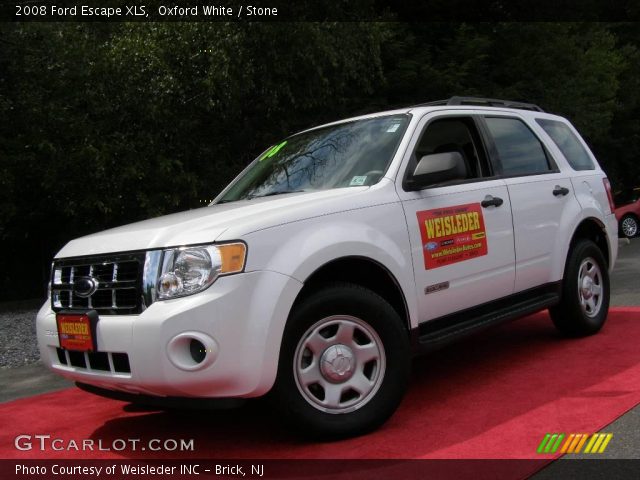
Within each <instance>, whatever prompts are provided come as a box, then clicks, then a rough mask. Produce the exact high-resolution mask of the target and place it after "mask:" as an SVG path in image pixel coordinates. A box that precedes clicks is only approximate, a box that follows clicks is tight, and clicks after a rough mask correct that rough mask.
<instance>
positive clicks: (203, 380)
mask: <svg viewBox="0 0 640 480" xmlns="http://www.w3.org/2000/svg"><path fill="white" fill-rule="evenodd" d="M301 288H302V284H301V283H300V282H298V281H297V280H295V279H293V278H291V277H288V276H286V275H282V274H279V273H276V272H268V271H260V272H248V273H242V274H238V275H232V276H228V277H222V278H220V279H218V280H217V281H216V282H215V283H214V284H213V285H212V286H211V287H209V288H208V289H207V290H205V291H204V292H201V293H199V294H196V295H193V296H190V297H184V298H178V299H175V300H166V301H157V302H155V303H154V304H152V305H151V306H150V307H149V308H148V309H146V310H145V311H144V312H143V313H141V314H140V315H123V316H118V315H108V316H107V315H103V316H100V319H99V321H98V325H97V329H96V338H97V345H98V351H100V352H107V353H106V355H103V356H104V357H105V358H108V364H106V365H107V366H106V367H103V368H102V369H97V368H92V362H91V361H87V362H82V363H83V364H84V365H82V366H77V365H78V363H77V362H73V364H72V363H69V362H66V364H65V362H63V361H61V358H60V355H59V353H60V351H59V350H58V347H59V341H58V335H57V327H56V319H55V313H54V312H53V311H52V310H51V306H50V304H49V302H47V303H45V304H44V305H43V306H42V308H41V309H40V311H39V312H38V316H37V321H36V324H37V333H38V345H39V348H40V354H41V357H42V360H43V362H44V363H45V364H46V365H47V366H48V367H49V368H50V369H52V370H53V371H54V372H56V373H59V374H61V375H63V376H64V377H67V378H69V379H71V380H74V381H76V382H80V383H84V384H88V385H94V386H96V387H100V388H105V389H108V390H118V391H123V392H129V393H137V394H144V395H153V396H175V397H206V398H228V397H256V396H260V395H263V394H265V393H266V392H268V391H269V389H270V388H271V387H272V386H273V383H274V381H275V377H276V373H277V366H278V357H279V353H280V343H281V339H282V333H283V331H284V325H285V322H286V320H287V316H288V314H289V311H290V309H291V306H292V305H293V302H294V300H295V298H296V295H297V294H298V292H299V291H300V289H301ZM191 338H195V339H197V340H199V341H201V342H202V343H203V344H204V345H205V347H206V355H205V358H204V360H203V361H202V362H200V363H196V362H194V361H193V360H192V359H191V356H190V354H189V340H190V339H191ZM122 354H125V355H126V357H128V363H129V369H128V370H130V371H129V372H127V369H126V368H124V369H123V368H117V367H118V365H115V366H116V368H114V363H115V362H114V359H121V358H123V357H124V356H123V355H122ZM80 355H83V354H80ZM75 356H76V357H77V355H75ZM85 357H86V358H88V354H87V355H85ZM68 358H69V357H68V356H67V357H66V358H65V357H64V355H63V358H62V360H65V361H66V360H67V359H68ZM81 359H82V358H81ZM74 365H76V366H74Z"/></svg>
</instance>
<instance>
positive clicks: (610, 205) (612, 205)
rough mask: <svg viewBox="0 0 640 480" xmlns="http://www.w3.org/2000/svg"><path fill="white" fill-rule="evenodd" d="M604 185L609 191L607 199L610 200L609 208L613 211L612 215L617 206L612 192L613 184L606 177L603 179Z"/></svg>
mask: <svg viewBox="0 0 640 480" xmlns="http://www.w3.org/2000/svg"><path fill="white" fill-rule="evenodd" d="M602 183H604V189H605V190H606V191H607V199H609V208H610V209H611V213H613V212H615V210H616V204H615V203H614V201H613V193H612V192H611V184H610V183H609V179H608V178H607V177H604V178H603V179H602Z"/></svg>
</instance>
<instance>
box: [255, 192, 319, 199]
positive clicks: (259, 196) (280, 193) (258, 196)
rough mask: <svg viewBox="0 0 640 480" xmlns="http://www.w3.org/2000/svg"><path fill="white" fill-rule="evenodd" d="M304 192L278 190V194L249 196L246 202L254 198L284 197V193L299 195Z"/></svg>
mask: <svg viewBox="0 0 640 480" xmlns="http://www.w3.org/2000/svg"><path fill="white" fill-rule="evenodd" d="M300 192H306V190H280V191H278V192H269V193H265V194H264V195H250V196H248V197H247V200H252V199H254V198H262V197H273V196H274V195H284V194H285V193H300Z"/></svg>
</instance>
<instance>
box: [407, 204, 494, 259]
mask: <svg viewBox="0 0 640 480" xmlns="http://www.w3.org/2000/svg"><path fill="white" fill-rule="evenodd" d="M416 216H417V217H418V226H419V228H420V236H421V237H422V253H423V255H424V268H425V269H427V270H429V269H432V268H438V267H444V266H446V265H451V264H452V263H457V262H464V261H465V260H472V259H474V258H478V257H481V256H483V255H486V254H487V251H488V249H487V234H486V231H485V226H484V217H483V216H482V207H481V206H480V203H469V204H466V205H456V206H452V207H445V208H436V209H433V210H422V211H420V212H416Z"/></svg>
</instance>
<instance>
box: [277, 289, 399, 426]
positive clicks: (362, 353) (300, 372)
mask: <svg viewBox="0 0 640 480" xmlns="http://www.w3.org/2000/svg"><path fill="white" fill-rule="evenodd" d="M409 369H410V355H409V341H408V334H407V331H406V329H405V328H404V327H403V325H402V321H401V319H400V317H399V316H398V314H397V313H396V311H395V310H394V309H393V308H392V307H391V305H389V303H388V302H387V301H386V300H384V299H383V298H381V297H380V296H378V295H377V294H375V293H374V292H372V291H370V290H367V289H365V288H362V287H359V286H357V285H353V284H347V283H339V284H332V285H330V286H327V287H325V288H323V289H321V290H319V291H317V292H316V293H314V294H312V295H310V296H309V297H307V298H306V299H304V300H303V301H302V302H301V303H300V304H298V305H297V306H296V307H295V308H294V310H293V311H292V313H291V315H290V318H289V320H288V322H287V326H286V329H285V333H284V338H283V345H282V350H281V354H280V363H279V366H278V377H277V379H276V384H275V386H274V389H273V391H272V394H271V397H272V400H274V401H275V405H276V407H277V408H278V409H280V411H281V413H282V416H283V418H285V419H287V420H288V421H289V423H290V424H291V425H292V426H294V427H295V428H296V429H297V430H300V431H302V432H303V433H304V434H305V435H310V436H314V437H325V438H339V437H347V436H354V435H359V434H362V433H365V432H368V431H370V430H373V429H374V428H376V427H378V426H379V425H381V424H382V423H383V422H384V421H385V420H387V418H389V416H391V414H392V413H393V412H394V411H395V410H396V408H397V406H398V404H399V403H400V401H401V399H402V396H403V394H404V391H405V389H406V386H407V383H408V378H409Z"/></svg>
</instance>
